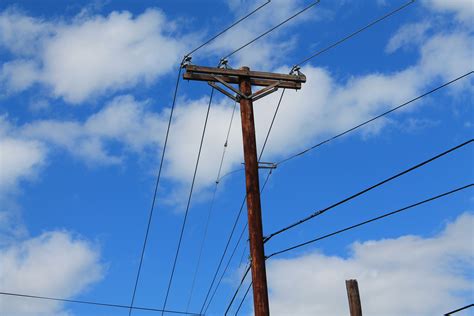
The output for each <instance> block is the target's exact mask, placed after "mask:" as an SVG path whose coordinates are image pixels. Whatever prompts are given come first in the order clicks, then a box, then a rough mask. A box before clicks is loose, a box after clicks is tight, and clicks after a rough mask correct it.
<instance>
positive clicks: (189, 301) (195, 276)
mask: <svg viewBox="0 0 474 316" xmlns="http://www.w3.org/2000/svg"><path fill="white" fill-rule="evenodd" d="M236 107H237V102H234V107H233V109H232V115H231V117H230V122H229V128H228V129H227V135H226V138H225V143H224V149H223V150H222V155H221V161H220V164H219V170H218V171H217V177H216V182H215V185H214V192H213V193H212V199H211V204H210V207H209V211H208V212H207V218H206V224H205V226H204V234H203V238H202V240H201V245H200V247H199V256H198V262H197V265H196V269H195V270H194V276H193V281H192V283H191V291H190V294H189V298H188V303H187V305H186V310H188V308H189V305H190V303H191V299H192V296H193V293H194V286H195V282H196V278H197V275H198V272H199V269H200V266H201V258H202V252H203V249H204V244H205V243H206V240H207V231H208V228H209V222H210V219H211V215H212V211H213V210H214V202H215V199H216V194H217V188H218V186H219V183H220V176H221V171H222V165H223V163H224V158H225V154H226V151H227V146H228V145H229V136H230V131H231V128H232V123H233V121H234V114H235V108H236Z"/></svg>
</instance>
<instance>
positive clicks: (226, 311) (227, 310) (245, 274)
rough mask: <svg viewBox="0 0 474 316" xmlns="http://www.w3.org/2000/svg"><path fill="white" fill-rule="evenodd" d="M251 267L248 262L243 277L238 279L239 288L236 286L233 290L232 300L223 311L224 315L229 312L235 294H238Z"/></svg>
mask: <svg viewBox="0 0 474 316" xmlns="http://www.w3.org/2000/svg"><path fill="white" fill-rule="evenodd" d="M251 267H252V265H251V263H250V262H249V264H248V265H247V268H246V269H245V273H244V275H243V276H242V278H241V279H240V283H239V286H238V287H237V289H236V290H235V292H234V295H233V296H232V299H231V300H230V303H229V305H227V309H226V310H225V313H224V315H226V316H227V313H228V312H229V310H230V308H231V307H232V303H234V300H235V298H236V297H237V294H238V293H239V290H240V288H241V287H242V284H243V283H244V281H245V278H246V277H247V274H249V271H250V268H251Z"/></svg>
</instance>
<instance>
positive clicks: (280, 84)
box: [183, 65, 306, 316]
mask: <svg viewBox="0 0 474 316" xmlns="http://www.w3.org/2000/svg"><path fill="white" fill-rule="evenodd" d="M185 67H186V72H185V73H184V75H183V77H184V79H188V80H200V81H207V82H208V83H209V85H211V86H212V87H213V88H215V89H217V90H219V91H220V92H222V93H223V94H225V95H226V96H228V97H230V98H231V99H233V100H235V101H238V102H239V103H240V114H241V121H242V138H243V147H244V160H245V182H246V189H247V214H248V227H249V239H250V256H251V267H252V282H253V283H252V284H253V301H254V311H255V315H256V316H269V315H270V309H269V304H268V289H267V275H266V269H265V251H264V246H263V225H262V210H261V204H260V185H259V176H258V168H259V165H258V164H259V162H258V158H257V143H256V137H255V121H254V115H253V101H254V100H257V99H260V98H262V97H264V96H266V95H268V94H270V93H272V92H275V91H276V90H278V88H286V89H300V88H301V83H303V82H306V77H305V76H304V75H303V74H301V73H300V72H299V70H298V69H296V70H295V72H296V74H290V75H286V74H276V73H269V72H259V71H250V69H249V68H248V67H242V68H241V69H238V70H236V69H227V68H211V67H200V66H194V65H186V66H185ZM217 83H220V84H221V85H222V86H224V87H225V88H227V90H226V89H224V88H223V87H222V86H219V85H217ZM231 84H238V86H239V89H237V88H235V87H234V86H232V85H231ZM252 85H254V86H263V87H264V88H262V89H261V90H259V91H257V92H255V93H253V94H252ZM229 90H230V91H229ZM232 92H234V93H235V95H234V94H233V93H232Z"/></svg>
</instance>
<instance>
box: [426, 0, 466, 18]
mask: <svg viewBox="0 0 474 316" xmlns="http://www.w3.org/2000/svg"><path fill="white" fill-rule="evenodd" d="M423 3H424V5H425V6H426V7H428V8H430V9H431V10H433V11H438V12H446V13H454V14H456V17H457V19H458V20H460V21H463V22H467V23H472V18H474V5H473V3H472V1H471V0H450V1H445V0H423Z"/></svg>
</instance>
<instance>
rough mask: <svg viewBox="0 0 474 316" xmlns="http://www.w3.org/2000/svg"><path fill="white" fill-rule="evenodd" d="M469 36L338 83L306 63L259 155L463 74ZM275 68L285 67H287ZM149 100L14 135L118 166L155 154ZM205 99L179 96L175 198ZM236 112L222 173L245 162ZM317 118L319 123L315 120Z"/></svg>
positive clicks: (258, 115) (205, 177)
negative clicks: (395, 67)
mask: <svg viewBox="0 0 474 316" xmlns="http://www.w3.org/2000/svg"><path fill="white" fill-rule="evenodd" d="M470 39H471V37H470V36H469V35H468V34H465V33H443V34H435V35H433V36H431V37H429V38H427V39H426V40H424V41H423V43H422V44H421V46H419V48H418V52H419V58H418V61H417V62H415V63H414V64H413V65H411V66H408V67H406V68H404V69H401V70H399V71H395V72H392V73H371V74H365V75H359V76H353V77H350V78H349V79H348V80H346V81H343V82H341V81H338V80H337V78H336V77H335V76H334V75H333V74H332V73H331V72H330V71H329V70H328V69H325V68H321V67H315V66H311V65H307V66H305V67H304V68H303V72H304V73H305V74H306V76H307V82H306V83H305V84H304V88H303V89H302V90H301V91H297V92H296V91H286V93H285V97H284V99H283V103H282V105H281V107H280V111H279V114H278V118H277V121H276V123H275V125H274V128H273V130H272V135H271V136H270V139H269V143H268V146H267V149H266V153H265V155H264V157H263V159H264V160H270V161H274V160H277V159H279V158H281V157H284V156H286V155H288V154H290V153H293V152H294V151H297V150H300V149H302V148H304V147H305V146H308V144H312V143H314V142H315V141H317V140H319V139H321V138H323V137H326V136H329V135H333V134H336V133H339V132H341V131H343V130H344V129H347V128H350V127H352V126H354V125H356V124H358V123H360V122H361V121H364V120H367V119H368V118H370V117H372V116H375V115H377V114H379V113H381V112H383V111H386V110H387V109H389V108H391V107H393V106H395V105H399V104H401V103H403V102H405V101H406V100H409V99H411V98H413V97H415V96H417V95H419V94H420V93H422V92H424V91H425V90H426V89H428V88H429V87H432V85H433V84H435V83H439V82H440V81H447V80H451V79H453V78H455V77H457V76H459V75H461V74H464V73H465V72H466V69H469V67H470V66H471V58H470V57H471V51H472V50H471V46H472V44H470ZM441 44H442V45H441ZM439 60H443V63H439ZM278 71H281V72H287V68H282V69H278ZM470 85H471V83H470V82H469V80H465V81H464V84H461V83H459V84H457V86H458V90H459V92H461V93H462V91H465V90H463V89H467V88H469V87H470ZM278 98H279V93H275V94H273V95H270V96H268V97H266V98H264V99H261V100H259V101H257V103H256V105H255V120H256V129H257V143H258V145H259V146H261V145H262V144H263V141H264V137H265V135H266V132H267V130H268V127H269V124H270V122H271V119H272V116H273V112H274V109H275V106H276V104H277V101H278ZM149 103H150V102H149V101H146V100H145V101H139V100H136V99H135V98H134V97H132V96H130V95H126V96H120V97H116V98H114V99H113V100H112V101H111V102H109V103H107V104H106V105H105V107H104V108H103V109H101V110H99V111H98V112H97V113H95V114H92V115H91V116H89V117H88V118H87V119H85V120H83V121H80V120H68V121H61V120H38V121H33V122H31V123H28V124H26V125H23V126H19V127H17V134H18V135H21V137H23V138H24V139H26V140H29V141H39V142H42V143H46V144H51V145H53V146H55V147H58V148H62V149H65V150H67V151H68V152H70V153H71V154H73V155H74V156H75V157H77V158H79V159H81V160H84V161H86V162H87V163H88V164H91V165H97V164H105V165H110V164H120V163H122V162H123V159H126V157H127V156H128V155H130V154H144V153H151V154H152V155H153V156H154V157H158V155H157V153H158V152H159V151H160V150H161V148H162V147H163V141H164V139H163V137H164V134H165V128H166V125H167V120H168V116H169V111H170V110H169V108H165V109H164V110H162V111H161V112H153V111H152V110H151V108H150V107H149ZM207 104H208V98H207V97H204V98H200V99H187V98H183V99H181V100H179V101H178V104H177V107H176V111H175V115H174V118H173V123H172V127H171V132H170V139H169V143H168V146H169V147H168V149H167V150H168V151H167V154H166V156H165V159H166V164H165V173H164V174H165V176H166V177H167V179H168V180H171V181H172V182H173V183H174V184H178V186H174V187H175V189H173V190H176V192H178V193H176V192H175V193H176V194H177V195H176V199H180V198H181V197H182V196H181V195H180V194H179V192H181V191H182V190H187V188H188V185H189V181H190V179H191V177H192V174H193V170H194V165H195V161H196V157H197V151H198V147H199V143H200V138H201V132H202V128H203V126H204V118H205V115H206V110H207ZM236 110H237V112H236V113H235V117H234V122H233V125H232V129H231V132H230V138H229V146H228V147H227V155H226V159H225V162H224V165H223V169H222V170H223V173H222V174H225V173H226V172H229V171H230V170H232V169H234V168H237V167H239V166H240V164H241V162H242V161H243V160H242V140H241V138H242V136H241V129H240V117H239V113H238V111H239V109H238V107H237V109H236ZM232 111H233V103H232V102H231V101H229V100H227V99H223V98H219V97H217V99H216V100H214V104H213V105H212V108H211V112H210V115H209V122H208V127H207V131H206V136H205V140H204V144H203V151H202V156H201V162H200V166H199V170H198V173H197V180H196V181H197V182H196V184H197V186H196V190H197V191H199V189H204V188H206V187H207V186H209V185H211V184H212V183H213V182H214V180H215V178H216V176H217V168H218V166H219V162H220V157H221V153H222V149H223V145H224V142H225V136H226V133H227V129H228V126H229V122H230V118H231V115H232ZM281 118H284V124H283V123H282V122H281V121H280V120H281ZM315 121H317V122H319V123H318V124H314V122H315ZM386 122H387V121H379V122H378V125H377V126H375V127H376V128H375V129H371V130H370V131H368V132H370V134H374V133H375V134H376V133H377V132H380V131H381V130H382V129H383V127H384V126H385V124H386ZM172 196H173V193H170V197H172Z"/></svg>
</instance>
